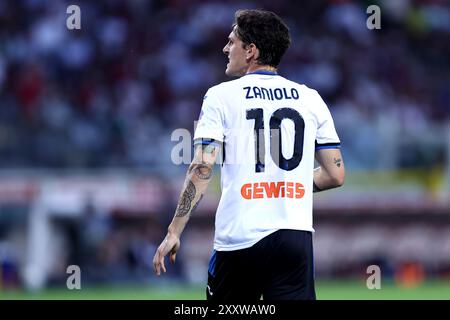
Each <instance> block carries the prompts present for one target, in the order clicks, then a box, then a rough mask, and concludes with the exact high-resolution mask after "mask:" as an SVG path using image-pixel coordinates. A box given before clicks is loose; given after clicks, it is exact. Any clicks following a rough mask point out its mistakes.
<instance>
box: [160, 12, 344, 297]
mask: <svg viewBox="0 0 450 320" xmlns="http://www.w3.org/2000/svg"><path fill="white" fill-rule="evenodd" d="M290 42H291V40H290V35H289V29H288V27H287V26H286V25H285V23H284V22H283V21H282V20H281V19H280V18H279V17H278V16H277V15H276V14H274V13H272V12H269V11H263V10H239V11H237V12H236V14H235V23H234V24H233V27H232V31H231V33H230V35H229V37H228V43H227V44H226V45H225V47H224V48H223V52H224V53H225V54H226V55H227V56H228V59H229V63H228V64H227V68H226V71H225V73H226V74H227V75H228V76H234V77H239V78H238V79H235V80H232V81H228V82H224V83H221V84H219V85H216V86H214V87H212V88H210V89H209V90H208V91H207V93H206V95H205V97H204V100H203V106H202V110H201V113H200V118H199V121H198V125H197V128H196V130H195V135H194V146H195V152H194V159H193V161H192V164H191V165H190V167H189V169H188V172H187V175H186V180H185V183H184V187H183V189H182V192H181V196H180V199H179V202H178V206H177V208H176V211H175V216H174V218H173V220H172V222H171V224H170V225H169V227H168V232H167V235H166V237H165V238H164V240H163V242H162V243H161V245H160V246H159V248H158V250H157V252H156V253H155V256H154V259H153V265H154V269H155V272H156V274H157V275H160V274H161V270H162V271H163V272H166V267H165V264H164V257H165V256H166V255H168V254H169V255H170V261H171V262H172V263H173V262H175V257H176V254H177V251H178V250H179V248H180V235H181V233H182V231H183V229H184V227H185V226H186V223H187V221H188V219H189V216H190V214H191V212H192V211H193V210H194V209H195V207H196V206H197V205H198V203H199V201H200V200H201V197H202V195H203V193H204V192H205V191H206V188H207V186H208V183H209V181H210V180H211V175H212V172H213V165H214V163H215V162H216V159H220V158H221V157H222V159H221V160H222V161H221V162H222V168H221V173H222V175H221V185H222V196H221V199H220V203H219V206H218V208H217V212H216V220H215V236H214V250H213V253H212V257H211V260H210V264H209V270H208V284H207V288H206V296H207V299H208V300H212V301H229V300H240V299H245V300H259V299H260V298H261V297H263V298H264V299H269V300H275V299H282V300H290V299H315V298H316V295H315V288H314V262H313V244H312V233H313V232H314V229H313V225H312V200H313V192H318V191H322V190H326V189H330V188H335V187H338V186H341V185H342V184H343V182H344V175H345V173H344V163H343V160H342V156H341V152H340V140H339V137H338V135H337V133H336V130H335V127H334V123H333V119H332V117H331V114H330V112H329V110H328V108H327V106H326V104H325V103H324V101H323V100H322V98H321V97H320V95H319V94H318V93H317V91H315V90H313V89H310V88H308V87H307V86H305V85H301V84H298V83H295V82H292V81H290V80H288V79H285V78H283V77H282V76H280V75H279V74H278V72H277V66H278V65H279V63H280V60H281V58H282V56H283V54H284V53H285V51H286V50H287V49H288V47H289V45H290ZM222 155H223V156H222ZM314 159H316V160H317V162H318V164H319V165H320V166H319V167H317V168H316V169H314Z"/></svg>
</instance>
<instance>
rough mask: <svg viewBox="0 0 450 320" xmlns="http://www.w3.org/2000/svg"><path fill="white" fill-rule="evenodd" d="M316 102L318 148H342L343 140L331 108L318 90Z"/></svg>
mask: <svg viewBox="0 0 450 320" xmlns="http://www.w3.org/2000/svg"><path fill="white" fill-rule="evenodd" d="M314 102H315V104H316V106H315V107H316V108H317V109H316V110H317V114H316V116H317V133H316V150H319V149H325V148H340V144H341V141H340V140H339V137H338V134H337V132H336V128H335V126H334V121H333V118H332V116H331V113H330V110H329V109H328V107H327V105H326V104H325V102H324V101H323V99H322V97H321V96H320V95H319V93H317V91H316V92H315V99H314Z"/></svg>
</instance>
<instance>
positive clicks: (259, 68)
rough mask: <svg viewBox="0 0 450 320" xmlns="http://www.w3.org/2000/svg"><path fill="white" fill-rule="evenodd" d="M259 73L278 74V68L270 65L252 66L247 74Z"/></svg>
mask: <svg viewBox="0 0 450 320" xmlns="http://www.w3.org/2000/svg"><path fill="white" fill-rule="evenodd" d="M257 71H268V72H274V73H277V68H275V67H272V66H269V65H264V66H262V65H252V66H250V67H249V68H248V70H247V74H249V73H254V72H257Z"/></svg>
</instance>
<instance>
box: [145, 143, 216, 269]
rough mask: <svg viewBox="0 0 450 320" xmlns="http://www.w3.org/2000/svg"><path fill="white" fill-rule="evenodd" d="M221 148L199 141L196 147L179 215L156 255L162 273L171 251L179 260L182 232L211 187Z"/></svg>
mask: <svg viewBox="0 0 450 320" xmlns="http://www.w3.org/2000/svg"><path fill="white" fill-rule="evenodd" d="M219 149H220V148H219V147H218V146H217V145H215V144H209V145H197V146H196V148H195V153H194V160H193V161H192V163H191V165H190V166H189V169H188V172H187V174H186V179H185V182H184V186H183V189H182V190H181V195H180V199H179V200H178V205H177V208H176V210H175V215H174V217H173V219H172V222H171V223H170V225H169V228H168V230H167V235H166V237H165V238H164V240H163V242H162V243H161V245H160V246H159V247H158V250H157V251H156V253H155V256H154V258H153V267H154V269H155V272H156V274H157V275H158V276H159V275H160V274H161V270H162V271H163V272H166V267H165V265H164V257H165V256H166V255H167V254H168V253H170V262H172V263H174V262H175V258H176V254H177V251H178V249H179V248H180V236H181V233H182V232H183V230H184V227H185V226H186V223H187V222H188V220H189V217H190V215H191V213H192V212H193V211H194V210H195V208H196V207H197V205H198V204H199V202H200V200H201V199H202V197H203V194H204V192H205V191H206V188H207V187H208V184H209V182H210V180H211V177H212V173H213V166H214V162H215V161H216V158H217V155H218V153H219Z"/></svg>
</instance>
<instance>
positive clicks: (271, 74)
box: [246, 70, 278, 76]
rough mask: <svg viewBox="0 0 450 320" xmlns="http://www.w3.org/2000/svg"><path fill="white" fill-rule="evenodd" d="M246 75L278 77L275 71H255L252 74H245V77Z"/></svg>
mask: <svg viewBox="0 0 450 320" xmlns="http://www.w3.org/2000/svg"><path fill="white" fill-rule="evenodd" d="M248 74H265V75H270V76H277V75H278V73H277V72H276V71H268V70H256V71H254V72H250V73H247V74H246V75H248Z"/></svg>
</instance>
